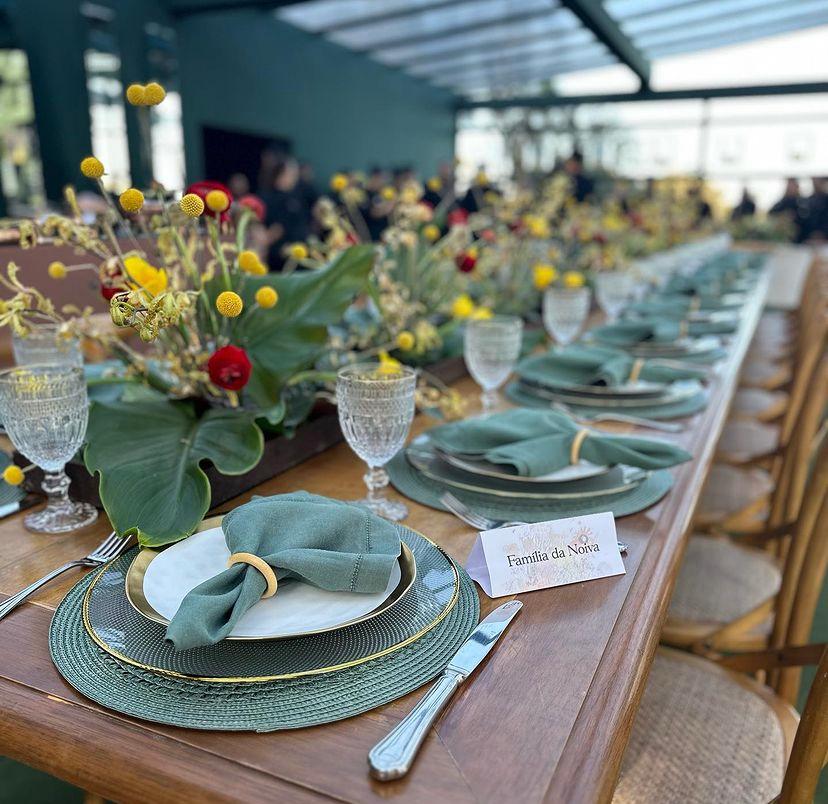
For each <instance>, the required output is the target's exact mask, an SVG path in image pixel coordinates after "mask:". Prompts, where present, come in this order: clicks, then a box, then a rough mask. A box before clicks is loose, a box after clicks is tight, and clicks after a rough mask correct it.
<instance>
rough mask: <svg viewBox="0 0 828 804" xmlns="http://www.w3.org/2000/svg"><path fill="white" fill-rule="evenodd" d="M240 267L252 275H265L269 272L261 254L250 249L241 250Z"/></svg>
mask: <svg viewBox="0 0 828 804" xmlns="http://www.w3.org/2000/svg"><path fill="white" fill-rule="evenodd" d="M239 268H241V269H242V271H244V272H245V273H246V274H251V275H252V276H264V274H266V273H267V267H266V266H264V265H262V261H261V260H260V259H259V255H258V254H257V253H256V252H255V251H250V249H246V250H245V251H240V252H239Z"/></svg>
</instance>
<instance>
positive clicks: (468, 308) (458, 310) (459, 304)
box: [451, 293, 474, 318]
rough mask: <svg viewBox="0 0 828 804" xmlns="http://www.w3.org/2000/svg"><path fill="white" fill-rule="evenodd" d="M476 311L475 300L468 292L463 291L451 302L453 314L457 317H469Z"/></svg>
mask: <svg viewBox="0 0 828 804" xmlns="http://www.w3.org/2000/svg"><path fill="white" fill-rule="evenodd" d="M473 312H474V302H473V301H472V300H471V297H470V296H469V295H468V294H466V293H461V294H460V295H459V296H458V297H457V298H456V299H455V300H454V301H453V302H452V303H451V314H452V315H453V316H454V317H455V318H468V317H469V316H470V315H471V314H472V313H473Z"/></svg>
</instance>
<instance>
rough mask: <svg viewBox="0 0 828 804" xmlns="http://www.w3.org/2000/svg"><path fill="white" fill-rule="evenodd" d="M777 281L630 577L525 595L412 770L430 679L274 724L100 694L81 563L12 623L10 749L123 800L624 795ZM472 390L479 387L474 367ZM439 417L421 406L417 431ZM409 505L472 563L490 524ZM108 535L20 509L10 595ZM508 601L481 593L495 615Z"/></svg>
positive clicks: (695, 425) (746, 323)
mask: <svg viewBox="0 0 828 804" xmlns="http://www.w3.org/2000/svg"><path fill="white" fill-rule="evenodd" d="M766 288H767V281H766V279H763V280H762V281H761V282H760V285H759V286H758V287H757V289H756V291H755V293H754V294H753V296H752V298H751V300H750V301H749V302H748V304H747V305H746V307H745V310H744V317H743V321H742V324H741V327H740V329H739V331H738V333H737V334H736V335H735V336H734V337H733V339H732V341H731V345H730V355H729V358H728V359H727V361H726V362H725V363H724V364H723V366H722V368H721V370H720V371H718V372H717V373H716V375H715V377H714V378H713V380H712V383H711V386H710V404H709V405H708V407H707V408H706V409H705V410H704V411H703V412H701V413H700V414H697V415H696V416H694V417H692V418H691V419H687V420H685V421H687V423H688V426H687V428H686V430H685V431H684V432H682V433H680V434H678V435H676V436H663V437H666V438H671V439H673V440H675V442H676V443H679V444H681V445H683V446H685V447H686V448H687V449H688V450H689V451H690V452H692V453H693V455H694V460H693V461H692V462H689V463H687V464H684V465H682V466H680V467H677V468H676V469H674V470H673V471H674V474H675V479H676V482H675V486H674V487H673V489H672V490H671V492H670V493H669V494H668V495H667V496H666V497H665V498H664V499H663V500H662V501H661V502H659V503H658V504H657V505H655V506H653V507H651V508H649V509H648V510H646V511H644V512H642V513H639V514H636V515H634V516H627V517H623V518H621V519H619V520H618V522H617V527H618V535H619V538H620V539H622V540H623V541H625V542H626V543H627V544H628V545H629V554H628V555H627V556H626V558H625V561H624V563H625V565H626V569H627V573H626V575H622V576H617V577H612V578H605V579H601V580H596V581H590V582H588V583H579V584H572V585H570V586H564V587H559V588H556V589H549V590H542V591H537V592H531V593H529V594H526V595H521V596H520V597H521V599H522V600H523V601H524V608H523V610H522V611H521V613H520V614H519V615H518V617H517V618H516V620H515V622H514V623H513V624H512V626H511V627H510V629H509V632H508V634H506V636H505V637H504V638H503V640H502V642H501V643H500V644H499V645H498V646H497V648H496V649H495V650H494V651H493V652H492V654H491V655H490V657H489V658H488V659H487V660H486V662H485V663H484V664H483V665H482V666H481V668H479V669H478V671H477V672H476V673H475V674H474V675H473V676H472V678H471V679H470V680H469V682H468V683H467V684H465V685H464V686H463V687H462V688H461V690H460V691H459V693H458V694H457V695H456V696H455V699H454V700H453V702H452V703H451V705H450V706H449V708H448V710H447V711H446V712H445V713H444V714H443V716H442V718H441V720H440V721H439V722H438V723H437V725H436V727H435V728H434V729H433V730H432V732H431V734H430V735H429V737H428V738H427V740H426V742H425V745H424V747H423V750H422V752H421V754H420V757H419V759H418V760H417V762H416V763H415V765H414V768H413V770H412V771H411V773H410V774H409V775H408V776H407V777H406V778H405V779H402V780H399V781H396V782H389V783H381V782H377V781H375V780H373V779H371V778H370V776H369V775H368V770H367V762H366V755H367V753H368V750H369V749H370V748H371V746H372V745H374V743H375V742H376V741H377V740H379V739H380V738H381V737H382V736H384V735H385V734H386V733H387V732H388V731H389V730H390V729H391V728H392V727H393V726H394V725H395V724H396V723H397V722H398V721H399V720H400V719H401V718H402V717H403V716H404V715H405V714H406V713H407V712H408V711H409V710H410V709H411V708H412V706H413V705H414V704H415V703H416V701H417V700H418V699H419V697H420V696H421V695H422V692H421V691H416V692H414V693H412V694H410V695H408V696H406V697H404V698H402V699H400V700H397V701H395V702H393V703H390V704H388V705H386V706H383V707H380V708H379V709H376V710H374V711H372V712H368V713H366V714H364V715H360V716H358V717H355V718H351V719H349V720H345V721H341V722H338V723H333V724H330V725H325V726H316V727H313V728H308V729H298V730H294V731H286V732H276V733H270V734H250V733H230V732H205V731H197V730H191V729H179V728H174V727H167V726H161V725H156V724H153V723H147V722H143V721H139V720H136V719H133V718H129V717H126V716H123V715H120V714H118V713H116V712H112V711H109V710H106V709H103V708H101V707H99V706H97V705H96V704H94V703H92V702H91V701H89V700H87V699H86V698H84V697H82V696H81V695H80V694H78V693H76V692H75V691H74V690H73V689H72V688H71V687H70V686H69V685H68V684H67V683H66V682H64V680H63V679H62V677H61V676H60V675H59V674H58V672H57V670H56V669H55V668H54V666H53V665H52V662H51V660H50V658H49V650H48V629H49V621H50V618H51V615H52V611H53V610H54V608H55V606H56V605H57V603H58V602H59V601H60V600H61V599H62V598H63V596H64V595H65V594H66V592H67V591H68V589H69V588H70V586H71V585H72V584H73V583H74V582H75V581H77V578H78V576H77V575H72V574H68V575H67V576H64V578H63V579H62V580H59V581H57V582H54V583H52V584H51V585H50V586H47V587H46V588H45V589H44V590H41V593H40V594H39V595H37V596H36V597H35V598H34V599H33V602H32V603H28V604H25V605H24V606H22V607H21V608H19V609H17V610H16V611H14V612H13V613H12V614H11V615H10V616H8V617H7V618H6V619H4V620H2V621H0V752H1V753H3V754H6V755H8V756H10V757H12V758H14V759H18V760H20V761H22V762H25V763H27V764H29V765H32V766H34V767H37V768H40V769H42V770H45V771H47V772H49V773H51V774H53V775H55V776H58V777H60V778H63V779H65V780H67V781H69V782H71V783H73V784H76V785H78V786H79V787H81V788H83V789H85V790H88V791H91V792H94V793H97V794H100V795H102V796H103V797H105V798H108V799H112V800H116V801H120V802H147V801H152V802H154V803H155V804H162V803H163V802H173V801H182V800H185V799H188V800H193V801H199V802H208V801H282V800H289V801H291V802H306V801H307V802H309V801H320V800H324V799H335V800H339V801H352V802H362V801H371V800H380V799H386V800H392V801H400V802H410V801H414V802H429V804H433V803H434V802H440V801H450V802H467V801H469V802H470V801H486V802H496V801H509V802H535V801H549V802H562V801H566V802H570V803H573V802H584V804H592V803H593V802H596V801H606V800H609V799H610V798H611V796H612V791H613V789H614V786H615V782H616V778H617V774H618V769H619V765H620V761H621V757H622V755H623V752H624V747H625V745H626V741H627V738H628V736H629V731H630V728H631V726H632V720H633V717H634V715H635V712H636V709H637V706H638V702H639V699H640V697H641V694H642V692H643V689H644V686H645V683H646V679H647V674H648V672H649V668H650V664H651V662H652V659H653V655H654V652H655V649H656V646H657V644H658V637H659V631H660V628H661V624H662V622H663V620H664V617H665V614H666V610H667V605H668V602H669V599H670V594H671V590H672V586H673V581H674V578H675V575H676V572H677V568H678V565H679V562H680V560H681V555H682V551H683V548H684V544H685V541H686V538H685V537H686V532H687V530H688V528H689V526H690V522H691V518H692V514H693V511H694V508H695V506H696V503H697V500H698V496H699V494H700V492H701V489H702V486H703V483H704V480H705V477H706V475H707V473H708V471H709V468H710V464H711V462H712V460H713V456H714V452H715V446H716V442H717V441H718V438H719V435H720V432H721V429H722V427H723V424H724V422H725V418H726V415H727V410H728V407H729V403H730V400H731V398H732V396H733V393H734V391H735V388H736V385H737V382H738V372H739V367H740V365H741V363H742V360H743V358H744V354H745V351H746V349H747V346H748V344H749V342H750V339H751V337H752V334H753V331H754V329H755V327H756V324H757V322H758V318H759V315H760V313H761V307H762V301H763V299H764V295H765V292H766ZM459 388H460V390H461V391H462V392H463V393H464V394H465V395H467V396H472V395H476V390H475V388H474V386H473V384H472V383H471V381H470V380H468V379H466V380H462V381H461V382H460V383H459ZM429 424H430V422H429V421H428V420H426V419H424V418H423V417H418V419H417V420H416V422H415V427H414V431H415V432H417V431H420V430H422V429H424V428H425V427H427V426H429ZM642 432H643V431H642ZM647 434H648V435H650V434H651V433H650V431H647ZM653 435H658V436H659V437H662V435H661V434H654V433H653ZM362 474H363V469H362V466H361V465H360V463H359V461H358V460H357V459H356V457H355V456H354V455H353V454H352V453H351V452H350V450H349V449H348V447H347V446H346V445H344V444H340V445H339V446H337V447H334V448H332V449H330V450H329V451H327V452H325V453H323V454H321V455H317V456H316V457H313V458H311V459H309V460H308V461H306V462H305V463H302V464H301V465H299V466H297V467H296V468H294V469H292V470H290V471H288V472H285V473H284V474H281V475H279V476H278V477H275V478H273V479H272V480H270V481H268V482H266V483H263V484H262V485H261V486H259V487H258V488H257V489H255V493H256V494H276V493H281V492H286V491H293V490H297V489H306V490H307V491H311V492H317V493H320V494H327V495H330V496H332V497H337V498H341V499H354V498H357V497H358V496H361V494H362V491H363V489H362ZM252 493H254V492H250V493H249V494H247V495H244V496H243V497H240V498H238V499H237V500H235V501H234V503H233V504H240V503H243V502H245V501H246V500H247V499H249V496H250V494H252ZM392 494H394V492H392ZM408 504H409V506H410V509H411V516H410V517H409V519H408V520H407V522H406V524H409V525H410V526H411V527H413V528H415V529H416V530H419V531H421V532H423V533H425V534H427V535H428V536H429V537H431V538H432V539H434V540H436V541H437V542H439V543H440V544H441V545H442V546H443V547H444V548H445V549H446V550H447V551H448V552H449V553H450V554H451V555H453V556H454V557H455V558H456V559H458V560H460V561H461V562H463V561H465V559H466V557H467V555H468V553H469V550H470V549H471V546H472V543H473V541H474V537H475V535H476V534H475V532H473V531H472V530H471V528H469V527H467V526H465V525H464V524H462V523H461V522H459V521H458V520H456V519H454V518H453V517H451V516H450V515H448V514H445V513H442V512H439V511H435V510H432V509H430V508H426V507H424V506H421V505H418V504H417V503H414V502H410V501H409V503H408ZM108 530H109V525H108V523H107V521H106V519H105V518H104V517H102V518H101V519H99V521H98V522H97V523H96V524H95V525H93V526H90V527H89V528H87V529H86V530H85V531H83V532H78V533H74V534H68V535H63V536H45V535H37V534H31V533H28V532H27V531H25V530H24V529H23V526H22V523H21V516H20V515H17V516H14V517H11V518H8V519H6V520H3V521H2V522H0V599H2V598H3V597H4V596H5V595H8V594H11V593H13V592H15V591H16V590H17V589H19V588H21V587H23V586H25V585H26V584H27V583H30V582H31V581H32V580H34V579H35V578H37V577H40V575H42V574H43V573H44V572H46V571H47V570H49V569H52V568H53V567H56V566H58V565H59V564H61V563H63V562H64V561H67V560H69V559H72V558H77V557H79V556H82V555H84V554H86V553H87V552H88V550H89V549H90V548H91V547H93V546H94V545H96V544H97V543H98V542H99V541H100V540H101V538H102V536H103V535H105V533H106V532H107V531H108ZM502 602H504V601H503V599H498V600H494V601H493V600H490V599H489V598H487V597H486V596H485V595H484V594H482V593H481V608H482V614H481V616H483V615H485V614H486V613H487V612H488V611H490V610H491V609H492V608H494V607H495V606H497V605H499V604H500V603H502Z"/></svg>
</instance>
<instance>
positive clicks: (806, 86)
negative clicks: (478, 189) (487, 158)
mask: <svg viewBox="0 0 828 804" xmlns="http://www.w3.org/2000/svg"><path fill="white" fill-rule="evenodd" d="M817 93H828V81H809V82H805V83H800V84H760V85H753V86H741V87H707V88H698V89H671V90H662V91H661V92H656V91H654V90H652V89H645V90H641V91H639V92H620V93H617V94H612V95H530V96H527V97H515V98H498V99H496V100H489V101H470V100H466V101H463V100H461V101H459V102H458V103H457V106H456V108H457V109H458V110H459V111H462V110H464V109H510V108H524V109H549V108H552V107H559V106H583V105H584V104H589V103H637V102H640V101H675V100H705V99H708V98H750V97H757V96H768V95H813V94H817Z"/></svg>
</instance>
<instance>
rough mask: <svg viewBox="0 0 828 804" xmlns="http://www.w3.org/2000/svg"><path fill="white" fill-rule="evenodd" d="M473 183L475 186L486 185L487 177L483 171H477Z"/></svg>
mask: <svg viewBox="0 0 828 804" xmlns="http://www.w3.org/2000/svg"><path fill="white" fill-rule="evenodd" d="M474 181H475V183H476V184H488V183H489V177H488V176H487V175H486V171H485V170H479V171H478V172H477V175H476V176H475V177H474Z"/></svg>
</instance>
